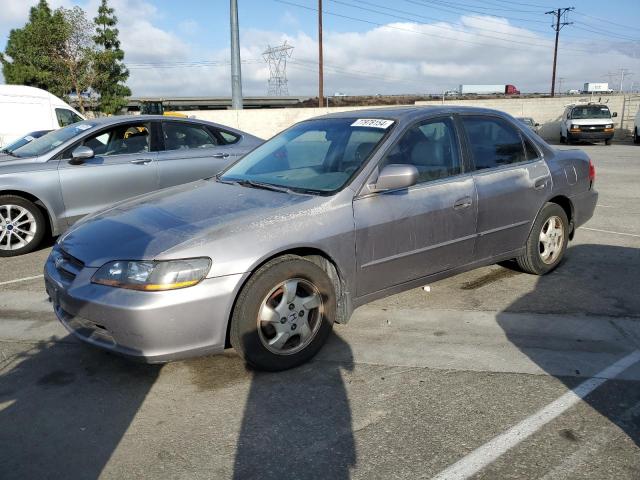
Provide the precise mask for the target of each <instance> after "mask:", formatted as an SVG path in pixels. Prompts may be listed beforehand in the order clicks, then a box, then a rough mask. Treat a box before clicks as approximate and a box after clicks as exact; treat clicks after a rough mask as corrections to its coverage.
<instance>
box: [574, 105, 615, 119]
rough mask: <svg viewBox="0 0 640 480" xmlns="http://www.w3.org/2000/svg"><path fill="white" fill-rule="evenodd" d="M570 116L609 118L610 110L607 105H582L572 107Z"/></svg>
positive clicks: (576, 117)
mask: <svg viewBox="0 0 640 480" xmlns="http://www.w3.org/2000/svg"><path fill="white" fill-rule="evenodd" d="M571 118H572V119H580V118H611V112H610V111H609V107H605V106H604V105H585V106H584V107H573V110H571Z"/></svg>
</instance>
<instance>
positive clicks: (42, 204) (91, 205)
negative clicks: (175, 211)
mask: <svg viewBox="0 0 640 480" xmlns="http://www.w3.org/2000/svg"><path fill="white" fill-rule="evenodd" d="M260 143H262V140H261V139H259V138H257V137H254V136H252V135H249V134H247V133H244V132H240V131H238V130H234V129H232V128H229V127H225V126H222V125H217V124H215V123H210V122H204V121H199V120H193V119H182V118H172V117H164V116H136V117H132V116H116V117H108V118H101V119H96V120H86V121H82V122H78V123H74V124H72V125H69V126H67V127H64V128H61V129H59V130H55V131H53V132H50V133H47V134H46V135H43V136H41V137H40V138H35V139H31V140H30V141H29V142H28V143H25V144H24V145H23V146H21V147H18V148H15V149H11V151H9V152H7V153H6V154H5V155H0V257H7V256H14V255H20V254H23V253H27V252H29V251H31V250H33V249H34V248H36V247H37V246H38V244H39V243H40V242H41V241H42V240H43V238H44V236H45V234H46V233H47V232H49V233H50V234H52V235H59V234H61V233H62V232H64V231H65V230H66V229H67V228H68V227H69V226H70V225H72V224H73V223H74V222H75V221H76V220H78V219H79V218H81V217H83V216H85V215H87V214H88V213H91V212H94V211H96V210H100V209H104V208H106V207H109V206H110V205H113V204H114V203H116V202H118V201H121V200H125V199H127V198H130V197H134V196H137V195H142V194H145V193H149V192H152V191H154V190H159V189H161V188H165V187H171V186H174V185H179V184H183V183H188V182H192V181H194V180H199V179H202V178H205V177H210V176H212V175H215V174H216V173H218V172H219V171H220V170H222V169H223V168H224V167H225V166H227V165H228V164H229V163H231V162H233V161H235V160H237V159H238V158H240V157H241V156H242V155H244V154H245V153H247V152H248V151H250V150H252V149H253V148H255V147H256V146H258V145H260Z"/></svg>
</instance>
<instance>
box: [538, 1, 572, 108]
mask: <svg viewBox="0 0 640 480" xmlns="http://www.w3.org/2000/svg"><path fill="white" fill-rule="evenodd" d="M571 10H574V7H565V8H558V9H556V10H551V11H549V12H545V15H553V16H554V17H555V18H554V19H553V24H552V25H551V28H553V29H554V30H555V31H556V46H555V48H554V50H553V74H552V76H551V96H552V97H555V95H556V63H557V62H558V38H559V37H560V30H562V27H564V26H565V25H571V24H572V23H573V22H563V21H561V19H562V16H563V15H565V14H566V13H567V12H569V11H571Z"/></svg>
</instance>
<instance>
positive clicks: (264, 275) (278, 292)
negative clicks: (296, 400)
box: [230, 255, 336, 371]
mask: <svg viewBox="0 0 640 480" xmlns="http://www.w3.org/2000/svg"><path fill="white" fill-rule="evenodd" d="M335 316H336V289H335V287H334V285H333V282H332V281H331V279H330V278H329V276H328V275H327V273H326V272H325V271H324V270H323V269H322V268H320V267H319V266H318V265H317V264H315V263H314V262H312V261H310V260H308V259H306V258H303V257H299V256H297V255H284V256H282V257H278V258H276V259H274V260H271V261H269V262H267V263H266V264H264V265H263V266H262V267H260V268H259V269H258V270H257V271H256V272H255V273H254V274H253V275H252V276H251V277H250V278H249V280H248V281H247V283H246V285H245V286H244V287H243V288H242V290H241V292H240V294H239V295H238V299H237V301H236V306H235V308H234V310H233V315H232V317H231V328H230V340H231V345H233V347H234V348H235V349H236V351H237V352H238V354H239V355H240V356H241V357H242V358H243V359H244V360H245V361H246V362H247V363H248V364H249V365H251V366H252V367H254V368H256V369H259V370H267V371H280V370H287V369H289V368H293V367H296V366H298V365H301V364H303V363H305V362H307V361H308V360H310V359H311V358H312V357H313V356H314V355H315V354H316V353H318V351H319V350H320V348H322V346H323V345H324V343H325V342H326V340H327V338H328V336H329V334H330V333H331V329H332V328H333V321H334V319H335Z"/></svg>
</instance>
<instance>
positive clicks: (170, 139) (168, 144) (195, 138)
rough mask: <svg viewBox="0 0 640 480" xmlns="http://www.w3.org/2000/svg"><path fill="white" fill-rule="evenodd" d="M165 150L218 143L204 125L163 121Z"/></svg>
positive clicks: (211, 145) (200, 146)
mask: <svg viewBox="0 0 640 480" xmlns="http://www.w3.org/2000/svg"><path fill="white" fill-rule="evenodd" d="M162 130H163V135H164V149H165V150H194V149H199V148H212V147H215V146H216V145H218V142H217V140H216V139H215V137H214V135H213V134H212V133H211V132H210V131H209V130H207V129H206V128H205V127H203V126H202V125H196V124H192V123H186V122H163V126H162Z"/></svg>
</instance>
